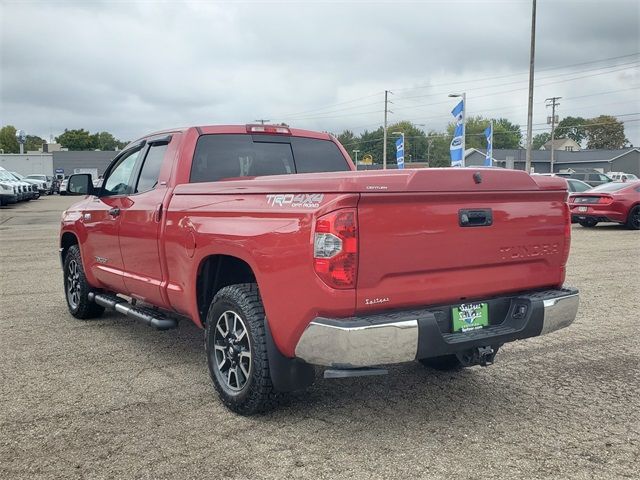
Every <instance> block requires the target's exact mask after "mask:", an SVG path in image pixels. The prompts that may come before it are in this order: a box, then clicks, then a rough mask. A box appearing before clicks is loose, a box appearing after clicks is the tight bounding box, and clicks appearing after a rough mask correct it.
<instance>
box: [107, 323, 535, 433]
mask: <svg viewBox="0 0 640 480" xmlns="http://www.w3.org/2000/svg"><path fill="white" fill-rule="evenodd" d="M103 318H104V320H106V321H107V322H108V323H106V324H105V323H103V321H101V322H100V323H101V324H102V325H101V327H102V328H109V329H110V330H111V329H114V330H118V332H119V335H118V336H120V337H121V339H120V340H122V341H123V342H125V343H128V344H129V346H130V347H131V348H135V349H138V350H140V351H144V352H145V356H147V357H148V359H149V361H151V362H152V363H154V364H157V365H169V366H176V368H179V369H181V370H182V369H190V370H195V371H197V372H198V374H197V375H196V376H195V378H197V380H196V381H197V382H198V383H201V384H202V385H201V386H200V385H199V386H198V387H199V388H198V390H200V391H206V392H207V393H206V395H210V399H207V400H205V401H207V402H208V401H210V402H211V403H212V404H219V400H218V398H217V396H216V394H215V392H214V390H213V388H212V387H211V384H210V382H211V380H210V378H209V375H208V370H207V367H206V360H205V354H204V346H203V334H202V330H200V329H198V328H197V327H196V326H195V325H193V324H192V323H190V322H188V321H181V322H180V326H179V328H178V329H177V330H169V331H165V332H158V331H155V330H153V329H149V328H148V327H146V326H144V325H141V324H138V323H135V322H132V321H131V320H129V319H127V318H126V317H122V316H120V315H118V314H113V313H109V314H107V315H105V317H103ZM123 323H125V324H126V326H125V325H123ZM113 333H115V332H114V331H112V332H111V334H113ZM120 340H119V341H120ZM499 355H500V354H499ZM388 370H389V374H388V375H386V376H375V377H358V378H350V379H330V380H329V379H324V378H323V376H322V373H323V370H322V369H320V368H319V369H317V372H316V382H315V383H314V385H312V386H311V387H310V388H308V389H307V390H306V391H304V392H296V393H294V394H292V395H291V396H290V399H289V401H288V402H287V403H286V404H285V405H283V406H282V407H281V408H279V409H278V410H276V411H273V412H269V413H266V414H263V415H257V416H254V417H252V421H256V422H259V423H265V424H273V425H274V426H275V425H282V424H283V422H284V424H293V423H296V422H298V421H315V422H319V423H318V424H319V426H322V425H325V426H329V427H330V426H331V425H336V426H338V425H340V426H341V428H347V431H348V430H350V429H351V427H353V428H356V429H357V428H362V427H363V425H367V426H368V428H380V429H382V428H386V426H389V425H390V422H391V424H393V423H399V424H402V423H404V422H427V421H429V422H432V421H436V422H437V421H442V422H446V421H449V420H451V419H455V418H456V417H461V416H463V417H467V416H468V417H469V418H472V417H474V416H477V417H478V418H483V417H484V418H486V416H487V414H488V413H489V415H490V416H492V417H494V418H495V416H496V415H499V416H501V417H504V416H507V417H510V416H512V417H513V420H514V421H515V420H516V419H517V417H518V415H519V414H521V412H522V410H523V409H527V408H529V409H530V408H531V405H530V402H529V403H527V402H526V398H527V395H525V394H524V393H523V389H522V388H521V386H522V379H521V378H519V377H517V376H516V375H515V373H514V372H513V371H510V370H509V369H508V368H505V367H504V366H501V365H500V364H496V365H494V366H491V367H489V368H482V367H473V368H471V369H464V370H461V371H456V372H440V371H437V370H433V369H430V368H426V367H424V366H422V365H421V364H419V363H417V362H415V363H406V364H400V365H394V366H390V367H389V368H388ZM212 408H214V407H213V405H212ZM223 412H224V414H225V415H230V416H233V415H234V414H233V413H231V412H229V411H227V410H226V409H223ZM352 433H353V432H352Z"/></svg>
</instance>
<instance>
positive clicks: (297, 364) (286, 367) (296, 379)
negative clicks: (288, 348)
mask: <svg viewBox="0 0 640 480" xmlns="http://www.w3.org/2000/svg"><path fill="white" fill-rule="evenodd" d="M264 327H265V332H266V337H267V338H266V340H267V356H268V357H269V372H270V373H271V382H272V383H273V386H274V388H275V389H276V390H278V391H280V392H293V391H296V390H304V389H305V388H307V387H310V386H311V385H313V381H314V380H315V378H316V372H315V368H314V366H313V365H310V364H308V363H306V362H303V361H302V360H300V359H298V358H287V357H285V356H284V355H282V353H280V350H278V347H277V346H276V344H275V342H274V341H273V337H272V336H271V330H270V329H269V322H268V321H267V320H266V319H265V322H264Z"/></svg>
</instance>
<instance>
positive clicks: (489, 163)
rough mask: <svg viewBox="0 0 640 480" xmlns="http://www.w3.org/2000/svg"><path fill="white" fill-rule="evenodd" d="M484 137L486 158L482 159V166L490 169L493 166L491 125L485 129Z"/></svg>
mask: <svg viewBox="0 0 640 480" xmlns="http://www.w3.org/2000/svg"><path fill="white" fill-rule="evenodd" d="M484 136H485V137H487V156H486V157H485V159H484V166H485V167H490V166H492V165H493V123H491V124H490V125H489V126H488V127H487V128H486V130H485V131H484Z"/></svg>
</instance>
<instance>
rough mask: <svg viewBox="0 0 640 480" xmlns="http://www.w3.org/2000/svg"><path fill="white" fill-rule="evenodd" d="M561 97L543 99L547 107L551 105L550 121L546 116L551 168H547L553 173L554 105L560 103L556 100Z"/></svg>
mask: <svg viewBox="0 0 640 480" xmlns="http://www.w3.org/2000/svg"><path fill="white" fill-rule="evenodd" d="M561 98H562V97H551V98H547V99H546V100H545V102H546V104H547V107H551V122H549V118H548V117H547V123H551V169H550V170H549V171H550V172H551V173H553V163H554V150H555V148H554V145H553V141H554V140H555V139H556V107H557V106H558V105H560V103H558V100H560V99H561ZM549 102H551V103H549Z"/></svg>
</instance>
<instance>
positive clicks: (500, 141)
mask: <svg viewBox="0 0 640 480" xmlns="http://www.w3.org/2000/svg"><path fill="white" fill-rule="evenodd" d="M521 146H522V130H521V128H520V125H516V124H515V123H511V122H510V121H509V120H507V119H506V118H498V119H497V120H494V121H493V148H510V149H516V148H520V147H521Z"/></svg>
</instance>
